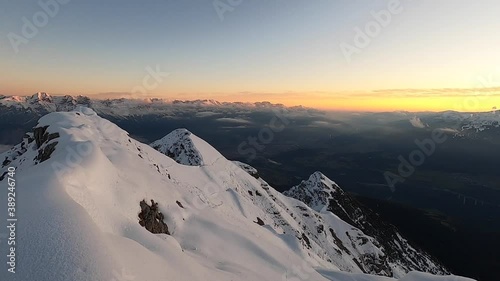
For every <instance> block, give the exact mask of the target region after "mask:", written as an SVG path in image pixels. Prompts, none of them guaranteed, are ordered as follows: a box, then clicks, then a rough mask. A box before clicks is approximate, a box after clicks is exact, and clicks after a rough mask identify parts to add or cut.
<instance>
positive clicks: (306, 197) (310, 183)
mask: <svg viewBox="0 0 500 281" xmlns="http://www.w3.org/2000/svg"><path fill="white" fill-rule="evenodd" d="M339 190H341V189H340V187H339V186H338V185H337V184H336V183H335V182H334V181H332V180H331V179H329V178H328V177H327V176H325V175H324V174H323V173H321V172H319V171H316V172H314V173H313V174H311V176H309V179H307V180H304V181H302V182H301V183H300V184H299V185H297V186H294V187H292V188H291V189H290V190H288V191H285V192H284V194H285V195H286V196H289V197H293V198H295V199H298V200H300V201H302V202H304V203H306V204H307V205H308V206H309V207H311V208H312V209H313V210H315V211H318V212H319V211H322V210H323V209H324V208H325V207H326V206H327V205H328V202H329V199H330V198H331V197H332V196H333V194H334V193H336V192H337V191H339Z"/></svg>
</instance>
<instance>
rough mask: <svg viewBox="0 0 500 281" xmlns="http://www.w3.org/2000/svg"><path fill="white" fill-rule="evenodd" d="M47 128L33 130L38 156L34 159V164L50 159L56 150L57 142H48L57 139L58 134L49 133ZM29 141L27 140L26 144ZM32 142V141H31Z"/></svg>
mask: <svg viewBox="0 0 500 281" xmlns="http://www.w3.org/2000/svg"><path fill="white" fill-rule="evenodd" d="M48 127H49V126H43V127H36V128H34V129H33V139H34V140H35V143H36V146H37V148H38V155H37V156H36V157H35V163H42V162H43V161H46V160H48V159H50V156H51V155H52V153H53V152H54V151H55V150H56V146H57V143H58V142H57V141H55V142H50V141H51V140H53V139H56V138H59V136H60V135H59V133H57V132H55V133H49V132H48V131H47V129H48ZM29 141H30V139H29V138H28V142H29ZM31 141H32V140H31Z"/></svg>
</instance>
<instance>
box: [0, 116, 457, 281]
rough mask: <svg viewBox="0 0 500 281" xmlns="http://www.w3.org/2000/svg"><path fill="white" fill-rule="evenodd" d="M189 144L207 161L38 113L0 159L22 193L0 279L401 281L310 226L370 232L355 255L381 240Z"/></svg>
mask: <svg viewBox="0 0 500 281" xmlns="http://www.w3.org/2000/svg"><path fill="white" fill-rule="evenodd" d="M189 138H190V139H191V140H193V139H196V138H195V136H194V135H192V134H189ZM193 144H194V148H196V149H197V151H198V153H199V155H200V156H202V159H203V165H201V166H188V165H183V164H179V163H177V162H176V161H175V160H173V159H171V158H169V157H166V156H165V155H164V154H162V153H160V152H158V151H156V150H155V149H153V148H152V147H150V146H148V145H145V144H142V143H139V142H137V141H135V140H133V139H131V138H130V137H129V136H128V134H127V133H126V132H125V131H123V130H121V129H120V128H118V127H117V126H115V125H114V124H112V123H110V122H109V121H107V120H105V119H102V118H100V117H99V116H97V114H96V113H95V112H94V111H93V110H90V109H88V108H78V109H77V110H76V111H73V112H66V113H62V112H58V113H51V114H48V115H46V116H44V117H43V118H41V119H40V121H39V124H38V125H37V127H36V128H35V129H34V130H33V132H29V133H28V134H27V135H26V136H25V138H24V139H23V142H22V143H20V144H19V145H17V146H15V147H14V148H12V149H11V150H10V151H7V152H5V153H3V154H0V160H1V165H0V176H2V177H0V188H1V190H6V189H7V180H6V174H5V171H6V170H7V168H8V167H10V166H13V167H16V169H17V171H16V174H15V179H16V183H17V190H16V192H17V194H16V198H17V200H18V201H17V203H18V210H17V218H18V225H17V229H16V231H17V241H16V242H17V244H16V247H17V258H18V259H17V261H18V263H17V265H16V273H15V274H12V273H8V272H6V271H5V270H2V271H0V280H20V281H27V280H37V281H68V280H72V281H80V280H92V281H95V280H100V281H107V280H110V281H111V280H119V281H122V280H141V281H142V280H147V281H154V280H190V281H191V280H222V281H225V280H228V281H229V280H273V281H275V280H342V281H343V280H349V281H357V280H365V281H377V280H394V279H391V278H385V277H377V276H372V275H364V274H361V273H362V271H363V270H361V269H360V267H359V266H358V265H357V264H356V262H354V260H353V259H354V258H355V257H354V256H349V255H346V252H345V251H343V250H342V247H340V246H337V247H336V248H332V249H322V247H324V246H325V245H323V244H321V243H322V241H326V239H327V238H329V239H331V238H332V237H331V236H327V232H329V231H327V230H325V231H322V232H321V233H319V232H318V231H317V229H316V230H314V232H315V233H313V230H312V229H311V228H312V227H317V226H316V225H315V223H316V222H317V221H318V220H321V221H323V222H324V224H325V225H328V226H332V227H334V229H333V231H334V232H338V237H339V239H340V240H341V241H344V242H346V241H347V240H345V239H348V237H347V236H348V235H350V236H351V237H360V238H359V239H356V240H355V241H354V243H356V241H358V240H359V241H361V240H363V241H364V240H365V239H368V241H364V243H365V244H364V245H357V246H356V245H344V246H345V247H346V248H347V249H350V251H352V252H354V251H356V250H360V251H361V250H362V251H364V252H365V253H371V254H374V255H380V254H381V252H380V249H379V248H377V247H376V246H375V245H374V243H373V238H370V237H366V236H364V234H363V233H362V232H361V231H360V230H359V229H356V228H355V227H353V226H351V225H349V224H347V223H346V222H344V221H342V220H341V219H340V218H339V217H337V216H335V215H333V214H332V213H330V212H325V213H318V212H316V211H314V210H312V209H311V208H309V207H308V206H306V205H305V204H304V203H302V202H300V201H298V200H295V199H291V198H287V197H285V196H284V195H281V194H280V193H278V192H277V191H275V190H274V189H272V188H271V187H270V186H269V185H267V184H266V183H265V182H264V181H263V180H262V179H260V178H259V179H257V178H255V177H254V176H252V175H250V174H248V173H246V172H245V171H244V170H242V169H241V168H240V167H239V165H236V164H234V163H232V162H230V161H228V160H226V159H225V158H223V157H219V158H217V157H216V158H211V157H212V156H213V154H212V153H213V150H212V149H213V148H211V147H207V146H204V144H206V143H205V142H203V141H202V140H200V142H199V143H197V142H196V141H195V142H193ZM200 144H202V145H200ZM207 145H208V144H207ZM207 159H210V161H208V162H207V161H206V160H207ZM144 199H145V200H146V201H149V200H151V199H153V200H155V201H156V202H158V203H159V209H160V211H161V212H162V213H163V214H164V221H165V223H166V224H167V225H168V228H169V232H170V234H171V235H167V234H152V233H150V232H149V231H147V230H146V229H145V228H143V227H142V226H141V225H140V224H139V218H138V214H139V212H140V210H141V208H140V205H139V202H140V201H142V200H144ZM5 212H6V208H2V209H1V211H0V214H1V215H2V217H6V213H5ZM298 218H300V219H298ZM313 218H314V219H313ZM315 236H317V237H315ZM363 238H365V239H363ZM344 242H343V243H344ZM332 245H333V244H332ZM332 247H333V246H332ZM0 248H1V250H2V252H4V251H5V250H6V249H5V244H4V243H0ZM323 250H324V251H323ZM332 251H335V252H337V255H336V256H335V260H330V261H329V260H328V258H326V256H327V254H328V253H330V252H332ZM0 262H2V263H3V264H4V265H5V263H6V257H5V255H1V256H0ZM349 272H353V273H356V274H351V273H349ZM410 277H411V276H410ZM417 278H420V277H419V276H417ZM424 278H427V275H425V276H424ZM416 280H418V281H420V279H408V280H407V281H416ZM422 280H427V279H422ZM430 280H443V279H440V278H438V277H434V276H433V277H431V279H430ZM453 280H456V281H465V280H466V279H462V278H457V279H453Z"/></svg>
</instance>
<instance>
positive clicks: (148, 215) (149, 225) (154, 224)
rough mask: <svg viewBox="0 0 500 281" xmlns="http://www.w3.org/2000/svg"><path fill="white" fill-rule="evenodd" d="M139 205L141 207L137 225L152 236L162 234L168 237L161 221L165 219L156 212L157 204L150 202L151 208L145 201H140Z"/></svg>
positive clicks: (165, 227)
mask: <svg viewBox="0 0 500 281" xmlns="http://www.w3.org/2000/svg"><path fill="white" fill-rule="evenodd" d="M139 205H140V206H141V212H140V213H139V224H140V225H141V226H143V227H145V228H146V229H147V230H148V231H149V232H151V233H154V234H159V233H164V234H169V235H170V232H168V226H167V224H166V223H165V222H164V221H163V219H164V218H165V217H164V216H163V214H162V213H161V212H160V211H159V210H158V203H156V202H155V201H154V200H151V206H149V205H148V203H146V201H145V200H142V201H141V202H140V204H139Z"/></svg>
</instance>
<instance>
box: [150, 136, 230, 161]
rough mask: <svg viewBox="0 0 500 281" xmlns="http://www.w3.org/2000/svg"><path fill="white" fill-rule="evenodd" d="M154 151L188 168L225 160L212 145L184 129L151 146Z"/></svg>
mask: <svg viewBox="0 0 500 281" xmlns="http://www.w3.org/2000/svg"><path fill="white" fill-rule="evenodd" d="M150 145H151V146H152V147H153V148H154V149H156V150H158V151H159V152H161V153H163V154H165V155H167V156H168V157H170V158H172V159H174V160H175V161H176V162H177V163H179V164H183V165H188V166H205V165H211V164H213V163H215V162H216V161H217V160H218V159H221V158H224V157H223V156H222V155H221V154H220V153H219V152H218V151H217V150H216V149H215V148H213V147H212V146H211V145H210V144H208V143H207V142H205V141H204V140H202V139H201V138H199V137H198V136H196V135H194V134H193V133H191V132H190V131H188V130H187V129H184V128H180V129H176V130H174V131H172V132H171V133H169V134H168V135H166V136H165V137H163V138H161V139H159V140H157V141H154V142H153V143H151V144H150Z"/></svg>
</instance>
